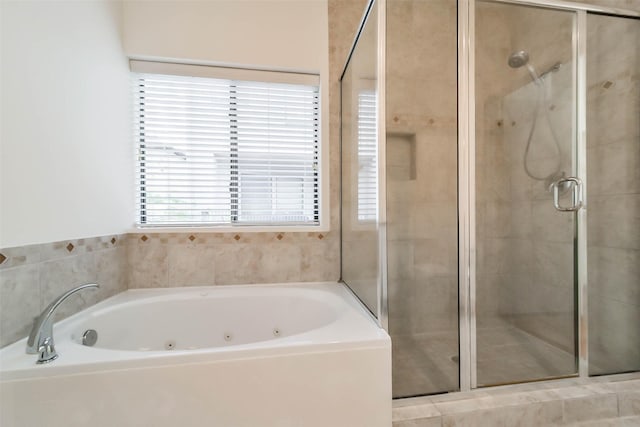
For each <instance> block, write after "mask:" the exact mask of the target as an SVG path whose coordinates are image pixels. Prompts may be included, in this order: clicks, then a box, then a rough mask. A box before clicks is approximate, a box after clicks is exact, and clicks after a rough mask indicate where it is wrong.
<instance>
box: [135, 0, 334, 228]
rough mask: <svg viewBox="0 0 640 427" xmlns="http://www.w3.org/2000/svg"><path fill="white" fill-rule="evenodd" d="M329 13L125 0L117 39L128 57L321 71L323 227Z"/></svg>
mask: <svg viewBox="0 0 640 427" xmlns="http://www.w3.org/2000/svg"><path fill="white" fill-rule="evenodd" d="M327 13H328V11H327V0H204V1H189V0H178V1H126V2H125V3H124V36H123V40H124V47H125V51H126V53H127V55H129V56H130V57H133V58H141V59H159V60H163V59H164V60H176V61H178V62H192V63H199V64H213V65H230V66H239V67H251V68H261V69H275V70H283V71H304V72H313V73H319V74H320V84H321V114H322V118H323V120H322V126H321V131H322V147H323V149H322V164H323V176H324V178H323V184H324V185H323V188H322V193H323V202H324V203H323V209H322V210H323V215H322V218H323V229H326V228H327V227H328V222H329V179H328V176H329V89H328V88H329V47H328V39H329V36H328V32H329V28H328V18H327ZM336 160H337V159H336Z"/></svg>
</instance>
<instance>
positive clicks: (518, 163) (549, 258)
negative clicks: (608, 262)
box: [475, 1, 582, 386]
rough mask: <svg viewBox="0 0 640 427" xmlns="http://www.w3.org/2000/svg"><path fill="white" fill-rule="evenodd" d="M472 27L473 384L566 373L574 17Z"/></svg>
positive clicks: (483, 19)
mask: <svg viewBox="0 0 640 427" xmlns="http://www.w3.org/2000/svg"><path fill="white" fill-rule="evenodd" d="M475 22H476V30H475V31H476V33H475V37H476V47H475V58H476V61H475V67H476V71H475V76H476V81H475V87H476V98H475V100H476V101H475V109H476V136H475V138H476V145H475V147H476V148H475V150H476V159H475V160H476V175H475V191H476V234H475V236H476V245H477V255H476V256H477V258H476V355H477V385H478V386H486V385H495V384H504V383H514V382H524V381H529V380H537V379H543V378H556V377H562V376H571V375H576V374H577V345H576V329H577V322H576V319H577V317H576V289H577V287H576V280H575V275H576V274H575V269H576V265H577V264H576V256H575V247H574V244H575V243H576V213H575V211H574V210H572V209H576V208H577V207H578V206H579V203H580V200H579V199H580V194H579V193H580V192H581V191H580V190H581V189H582V186H581V184H580V180H579V179H570V180H567V179H566V178H569V177H575V175H576V172H575V168H576V165H575V159H576V157H575V152H576V149H577V144H576V131H575V123H576V68H575V58H576V53H575V52H576V45H575V38H574V34H575V31H576V16H575V13H574V12H571V11H565V10H554V9H546V8H536V7H528V6H521V5H512V4H500V3H490V2H482V1H479V2H477V3H476V18H475Z"/></svg>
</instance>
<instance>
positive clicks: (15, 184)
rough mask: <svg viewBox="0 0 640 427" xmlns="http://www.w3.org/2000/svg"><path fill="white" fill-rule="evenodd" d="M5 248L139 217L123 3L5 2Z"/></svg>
mask: <svg viewBox="0 0 640 427" xmlns="http://www.w3.org/2000/svg"><path fill="white" fill-rule="evenodd" d="M0 8H1V9H0V11H1V15H2V17H1V24H2V25H1V37H2V40H1V60H2V76H1V86H0V87H1V90H2V110H1V145H0V247H11V246H19V245H25V244H32V243H44V242H50V241H57V240H67V239H73V238H81V237H90V236H97V235H105V234H114V233H121V232H124V231H126V230H127V229H128V228H129V227H130V226H131V224H132V222H133V195H132V191H131V190H130V189H131V188H132V170H133V166H132V157H133V156H132V148H131V137H130V131H131V128H132V124H131V123H132V121H131V114H130V100H129V87H130V85H129V74H128V64H127V60H126V57H125V55H124V53H123V50H122V43H121V37H120V33H121V31H120V30H121V24H122V6H121V4H120V3H116V2H105V1H86V2H77V1H1V2H0Z"/></svg>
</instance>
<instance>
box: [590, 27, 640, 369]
mask: <svg viewBox="0 0 640 427" xmlns="http://www.w3.org/2000/svg"><path fill="white" fill-rule="evenodd" d="M588 25H589V27H588V28H589V34H588V39H587V47H588V49H589V52H590V54H589V55H588V56H587V84H588V93H587V111H588V116H589V117H588V122H587V146H588V148H587V184H588V192H589V201H588V202H589V205H588V208H587V215H588V216H587V232H588V241H587V242H588V267H587V270H588V271H587V272H588V278H589V351H590V353H589V354H590V362H591V363H590V371H591V373H594V374H604V373H611V372H620V371H629V370H637V369H640V328H638V327H636V326H637V325H639V324H640V288H639V286H638V284H640V267H639V266H640V243H639V242H640V120H639V117H640V53H639V52H640V51H639V49H638V46H639V44H640V22H638V21H634V20H622V19H616V18H612V17H605V16H590V17H589V18H588Z"/></svg>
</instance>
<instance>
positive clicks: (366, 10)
mask: <svg viewBox="0 0 640 427" xmlns="http://www.w3.org/2000/svg"><path fill="white" fill-rule="evenodd" d="M374 2H375V0H369V3H368V4H367V6H366V7H365V8H364V13H363V14H362V18H361V19H360V24H358V31H356V35H355V37H354V38H353V43H351V49H349V54H348V55H347V59H346V61H345V62H344V66H343V67H342V72H341V73H340V79H339V80H340V81H342V79H343V78H344V73H346V72H347V67H348V66H349V62H350V61H351V56H353V51H354V50H356V46H357V45H358V39H360V34H362V30H363V29H364V26H365V24H366V23H367V18H368V17H369V12H370V11H371V7H373V3H374Z"/></svg>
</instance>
